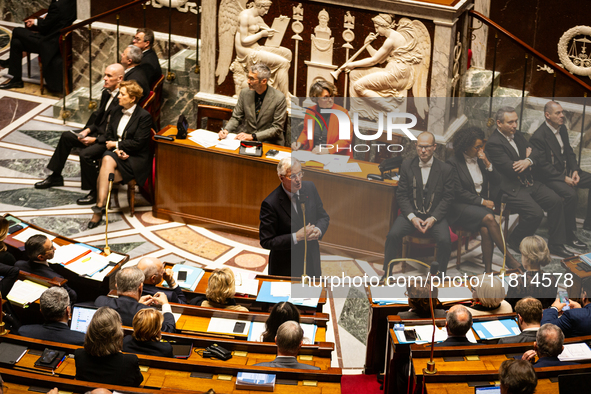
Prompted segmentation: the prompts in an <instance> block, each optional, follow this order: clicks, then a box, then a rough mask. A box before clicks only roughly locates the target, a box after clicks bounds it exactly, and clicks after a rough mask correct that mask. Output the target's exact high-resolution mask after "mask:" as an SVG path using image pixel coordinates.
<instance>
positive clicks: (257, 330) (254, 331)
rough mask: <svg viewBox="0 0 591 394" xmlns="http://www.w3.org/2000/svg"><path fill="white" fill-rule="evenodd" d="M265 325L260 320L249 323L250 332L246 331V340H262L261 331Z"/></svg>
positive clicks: (263, 330)
mask: <svg viewBox="0 0 591 394" xmlns="http://www.w3.org/2000/svg"><path fill="white" fill-rule="evenodd" d="M265 329H266V325H265V323H264V322H262V321H253V322H251V323H250V332H249V333H248V340H249V341H251V342H263V333H264V332H265Z"/></svg>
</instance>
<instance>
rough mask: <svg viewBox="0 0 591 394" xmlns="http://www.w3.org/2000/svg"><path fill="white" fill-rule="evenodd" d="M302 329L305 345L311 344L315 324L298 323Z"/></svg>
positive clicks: (314, 333)
mask: <svg viewBox="0 0 591 394" xmlns="http://www.w3.org/2000/svg"><path fill="white" fill-rule="evenodd" d="M300 326H301V327H302V330H304V343H305V344H306V345H313V344H314V339H315V338H316V325H315V324H309V323H303V324H300Z"/></svg>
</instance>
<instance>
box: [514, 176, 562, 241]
mask: <svg viewBox="0 0 591 394" xmlns="http://www.w3.org/2000/svg"><path fill="white" fill-rule="evenodd" d="M507 207H508V208H509V209H511V213H517V214H519V224H518V225H517V227H515V230H513V232H512V233H511V240H512V242H514V243H515V244H516V245H519V244H520V243H521V241H522V240H523V238H525V237H528V236H530V235H534V234H535V232H536V230H537V229H538V226H539V225H540V222H541V221H542V218H543V217H544V211H546V212H548V243H549V244H560V245H562V244H564V243H566V233H565V222H564V210H563V208H562V207H563V205H562V198H560V196H559V195H558V194H556V193H554V192H553V191H552V190H551V189H550V188H548V187H546V185H544V184H543V183H541V182H538V181H536V182H535V183H534V185H533V186H531V187H521V189H519V193H517V195H516V196H514V197H513V196H508V199H507Z"/></svg>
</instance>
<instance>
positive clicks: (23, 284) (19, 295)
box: [6, 279, 49, 307]
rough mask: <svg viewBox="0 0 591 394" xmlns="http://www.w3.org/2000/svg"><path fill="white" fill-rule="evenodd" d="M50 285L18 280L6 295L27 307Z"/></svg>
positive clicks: (12, 300)
mask: <svg viewBox="0 0 591 394" xmlns="http://www.w3.org/2000/svg"><path fill="white" fill-rule="evenodd" d="M48 288H49V287H47V286H43V285H40V284H39V283H35V282H32V281H30V280H25V281H22V280H20V279H19V280H17V281H16V282H15V284H14V286H12V289H11V290H10V293H8V295H7V296H6V298H8V299H9V300H10V301H11V302H13V303H16V304H18V305H20V306H22V307H26V306H27V305H28V304H31V303H33V302H35V301H37V300H38V299H39V297H41V294H43V292H44V291H45V290H47V289H48Z"/></svg>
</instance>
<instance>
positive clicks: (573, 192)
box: [546, 171, 591, 238]
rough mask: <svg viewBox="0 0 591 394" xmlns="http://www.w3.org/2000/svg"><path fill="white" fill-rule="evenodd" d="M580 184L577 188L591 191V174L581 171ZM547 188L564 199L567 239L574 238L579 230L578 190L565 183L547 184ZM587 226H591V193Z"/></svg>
mask: <svg viewBox="0 0 591 394" xmlns="http://www.w3.org/2000/svg"><path fill="white" fill-rule="evenodd" d="M579 177H580V178H581V179H580V180H579V183H578V185H577V188H580V189H591V174H589V173H588V172H585V171H580V173H579ZM546 186H548V187H549V188H550V189H552V190H553V191H554V192H555V193H556V194H558V195H559V196H560V197H562V198H563V202H562V205H563V206H564V224H565V227H566V236H567V238H569V237H572V235H573V232H574V231H575V230H576V229H577V203H578V196H577V189H575V188H574V187H572V186H569V185H567V184H566V182H563V181H552V182H546ZM585 225H591V193H589V196H588V197H587V216H586V217H585Z"/></svg>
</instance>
